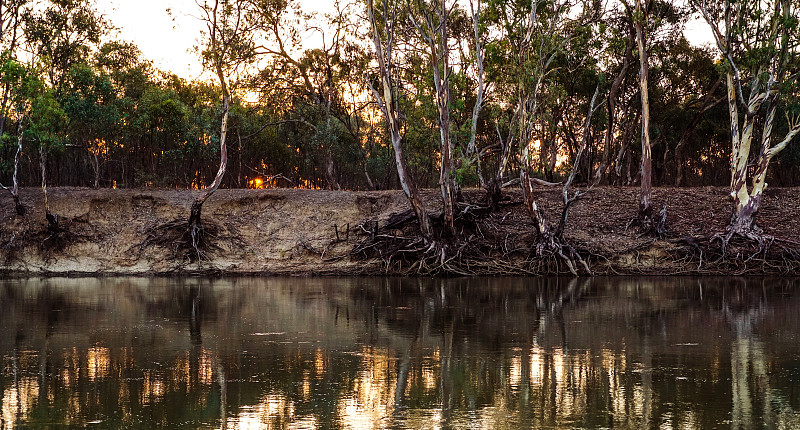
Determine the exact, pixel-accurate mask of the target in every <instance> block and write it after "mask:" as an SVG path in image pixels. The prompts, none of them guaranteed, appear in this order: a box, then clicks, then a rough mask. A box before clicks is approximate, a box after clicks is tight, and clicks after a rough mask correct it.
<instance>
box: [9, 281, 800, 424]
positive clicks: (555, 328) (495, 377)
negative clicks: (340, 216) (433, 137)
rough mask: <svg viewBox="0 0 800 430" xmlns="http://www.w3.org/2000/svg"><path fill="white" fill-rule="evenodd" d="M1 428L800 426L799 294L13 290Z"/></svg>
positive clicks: (562, 289)
mask: <svg viewBox="0 0 800 430" xmlns="http://www.w3.org/2000/svg"><path fill="white" fill-rule="evenodd" d="M0 357H1V358H2V373H1V374H0V395H2V415H1V416H0V419H2V422H1V423H0V425H2V429H3V430H5V429H16V428H43V427H47V428H52V427H61V426H67V427H77V428H84V427H86V428H109V429H116V428H185V429H195V428H208V429H211V428H217V429H219V428H227V429H259V428H620V427H622V428H671V429H685V428H697V429H706V428H800V280H798V279H793V278H772V279H765V278H689V277H679V278H633V277H627V278H591V279H590V278H580V279H573V278H477V279H414V278H224V279H207V278H182V279H170V278H152V279H150V278H99V279H96V278H88V279H67V278H50V279H38V278H37V279H12V280H2V281H0Z"/></svg>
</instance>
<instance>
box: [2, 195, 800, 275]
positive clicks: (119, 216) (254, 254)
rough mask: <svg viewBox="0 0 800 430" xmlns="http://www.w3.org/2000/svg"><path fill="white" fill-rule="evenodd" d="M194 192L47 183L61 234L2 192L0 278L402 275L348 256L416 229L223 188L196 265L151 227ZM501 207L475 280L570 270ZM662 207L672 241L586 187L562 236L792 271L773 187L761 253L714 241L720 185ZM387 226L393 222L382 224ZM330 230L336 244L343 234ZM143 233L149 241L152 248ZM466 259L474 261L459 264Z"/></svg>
mask: <svg viewBox="0 0 800 430" xmlns="http://www.w3.org/2000/svg"><path fill="white" fill-rule="evenodd" d="M560 191H561V190H560V188H547V187H541V188H539V189H538V193H539V194H538V197H539V202H540V206H542V207H543V208H544V211H545V213H546V214H548V216H549V217H550V219H551V221H552V222H555V221H556V218H557V217H558V216H559V215H560V212H561V205H560ZM195 194H196V192H194V191H176V190H152V189H124V190H123V189H117V190H113V189H100V190H94V189H86V188H51V189H49V190H48V196H49V204H50V210H51V212H52V213H55V214H58V216H59V226H60V228H61V229H63V231H61V232H58V233H54V232H53V231H52V230H48V226H47V222H46V221H45V214H44V199H43V195H42V192H41V190H39V189H37V188H28V189H23V190H22V192H21V198H22V203H23V204H24V205H25V206H26V209H27V214H26V215H25V216H17V215H16V214H15V211H14V206H13V202H12V200H11V198H10V196H9V195H8V193H5V192H4V193H2V195H0V220H1V222H2V224H1V225H0V263H2V264H1V265H0V271H2V273H4V274H5V276H31V275H164V274H181V275H183V274H224V275H236V274H259V275H354V274H364V275H374V274H408V273H409V269H410V267H411V262H408V261H405V262H403V261H401V260H398V259H395V261H392V256H391V255H380V256H377V255H374V254H373V255H366V254H360V255H356V254H354V253H353V250H354V248H357V247H358V245H360V246H362V247H363V245H364V243H367V242H365V241H369V240H370V237H371V235H372V236H374V235H373V234H372V229H373V227H374V226H375V225H376V222H377V225H378V226H379V231H378V233H379V234H383V235H384V236H386V235H389V236H391V235H398V236H400V235H409V234H413V229H414V228H415V225H414V224H413V221H411V222H406V223H405V224H397V225H391V223H389V221H390V220H391V219H397V217H396V216H395V217H394V218H392V215H394V214H398V213H402V212H403V211H407V210H408V209H409V206H408V204H407V201H406V199H405V197H404V196H403V194H402V192H401V191H369V192H347V191H319V190H294V189H274V190H219V191H217V192H216V193H215V194H214V195H213V196H212V197H211V198H210V199H209V200H208V201H207V202H206V204H205V205H204V209H203V220H204V222H206V223H207V225H209V226H211V227H214V228H213V237H211V241H212V242H213V244H214V248H213V249H211V250H209V252H208V253H207V254H206V256H205V258H203V259H201V260H199V261H192V259H190V258H187V257H186V255H185V254H181V253H179V252H176V250H175V249H171V247H169V246H163V244H162V245H154V244H153V243H154V242H153V241H152V239H153V234H154V232H156V233H157V230H154V229H155V228H156V227H157V226H159V225H163V224H165V223H168V222H170V221H174V220H177V219H182V218H187V217H188V212H189V206H190V204H191V201H192V199H193V197H194V195H195ZM424 194H425V201H426V205H427V207H428V209H429V211H430V212H431V213H432V214H434V215H435V214H437V213H440V212H441V209H440V204H439V203H438V197H439V194H438V190H426V191H425V193H424ZM484 195H485V194H484V192H483V191H482V190H465V192H464V197H465V201H466V202H468V203H471V205H469V206H467V205H461V206H460V209H459V211H460V212H461V213H470V212H471V211H472V212H475V210H476V208H479V206H481V205H483V204H484ZM505 198H506V199H505V200H504V202H503V204H502V205H501V208H500V210H499V211H497V212H494V213H485V211H484V212H481V213H482V214H481V215H480V216H478V215H473V219H476V217H478V218H480V219H479V222H478V223H477V224H475V225H477V227H476V228H474V229H472V230H470V232H469V234H466V233H465V235H466V237H464V238H462V239H465V240H469V241H485V242H486V246H485V247H483V248H482V249H485V250H486V252H485V254H483V255H482V256H480V257H479V258H478V257H476V261H474V262H472V263H474V264H472V263H469V262H467V264H466V266H465V267H467V268H468V269H469V273H471V274H489V275H502V274H514V275H519V274H554V273H565V272H566V268H565V267H564V266H563V265H561V264H559V263H558V261H557V260H552V259H551V260H549V261H548V262H542V261H538V260H537V257H536V256H532V255H531V254H530V251H529V249H530V246H531V244H532V243H533V242H534V240H535V233H534V230H533V225H532V224H531V222H530V218H529V217H528V215H527V213H526V211H525V209H524V205H523V204H522V201H521V196H520V193H519V192H518V191H517V190H516V189H514V190H507V191H506V193H505ZM654 198H655V202H656V205H658V207H657V209H660V208H661V206H662V205H663V204H666V205H667V210H668V217H667V228H668V229H669V232H670V233H669V236H668V237H666V238H659V239H656V238H651V237H647V236H642V235H640V234H639V232H638V231H637V230H636V228H635V227H631V226H629V222H630V221H631V219H633V218H634V217H635V215H636V209H637V204H638V189H636V188H618V187H600V188H595V189H593V190H592V191H591V192H590V193H589V194H588V195H587V197H586V198H585V199H584V200H582V201H580V202H578V203H577V204H576V205H575V206H574V207H573V209H572V210H571V212H570V215H569V222H568V224H567V229H566V234H565V236H566V238H567V239H568V240H569V241H570V242H571V243H572V244H573V245H574V246H575V247H576V248H579V249H580V250H581V251H582V254H583V255H585V256H586V258H587V259H588V261H589V264H590V266H591V268H592V270H593V272H594V273H595V274H727V273H730V274H742V273H752V274H759V273H790V274H795V273H796V270H797V268H798V267H800V266H798V264H797V262H798V260H797V258H795V256H797V255H800V254H798V252H797V250H798V249H800V246H799V245H800V236H799V234H800V216H798V215H800V208H798V203H800V189H797V188H791V189H788V188H786V189H769V190H768V191H767V193H766V196H765V198H764V199H763V200H762V206H761V211H760V212H759V214H758V223H759V226H760V227H762V228H763V230H764V233H765V234H766V235H769V236H771V237H772V238H774V240H771V241H769V242H768V244H769V249H766V250H759V249H758V247H757V246H755V245H752V246H751V245H750V244H742V245H741V246H738V247H736V246H732V247H730V249H728V250H726V252H725V253H722V252H721V250H720V249H717V248H719V245H716V244H715V243H714V241H713V240H710V239H711V238H712V237H713V235H714V234H715V233H719V232H722V231H723V230H724V228H725V226H726V224H727V222H728V221H729V219H730V213H731V209H730V207H731V201H730V197H729V196H728V192H727V189H725V188H660V189H655V190H654ZM387 223H388V224H390V225H389V226H388V228H387V227H386V226H387ZM337 232H338V235H337ZM148 238H149V239H151V240H150V241H148ZM465 259H466V260H469V257H465Z"/></svg>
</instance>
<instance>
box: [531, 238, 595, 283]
mask: <svg viewBox="0 0 800 430" xmlns="http://www.w3.org/2000/svg"><path fill="white" fill-rule="evenodd" d="M534 250H535V253H536V256H537V257H539V258H542V257H548V256H557V257H558V258H559V259H560V260H561V261H562V262H563V263H564V264H565V265H566V266H567V268H568V269H569V271H570V273H572V275H573V276H578V269H579V267H576V266H577V265H578V264H580V266H581V267H583V270H584V272H585V274H587V275H592V270H591V269H589V264H588V263H587V262H586V260H585V259H584V258H583V257H582V256H581V254H580V252H578V250H577V249H575V247H573V246H572V245H571V244H570V243H569V241H567V240H566V239H565V238H564V237H563V235H562V234H559V233H558V232H555V233H554V232H552V231H546V232H545V233H544V234H540V235H539V238H538V239H537V241H536V246H535V247H534Z"/></svg>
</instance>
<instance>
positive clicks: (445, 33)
mask: <svg viewBox="0 0 800 430" xmlns="http://www.w3.org/2000/svg"><path fill="white" fill-rule="evenodd" d="M409 6H410V8H409V14H408V17H409V20H410V21H411V23H412V25H413V26H414V28H416V30H417V32H418V33H419V35H420V37H421V39H422V41H423V43H424V45H425V51H426V54H427V56H428V64H429V66H430V69H431V72H432V74H433V86H434V91H435V94H436V111H437V113H438V115H437V122H438V125H439V139H440V146H439V148H440V150H439V157H440V158H439V187H440V189H441V192H442V211H443V218H444V226H445V231H446V232H447V234H449V235H450V236H451V237H456V236H457V235H458V233H457V231H456V228H455V224H454V214H453V207H454V205H455V202H454V199H455V197H454V194H455V191H456V190H455V188H456V184H455V182H454V180H453V141H452V137H451V135H450V75H451V66H450V46H449V45H450V33H449V30H448V21H450V19H451V12H452V10H453V7H454V6H451V5H448V2H447V0H435V1H433V2H432V3H430V4H428V3H427V2H426V1H425V0H412V1H411V2H410V5H409Z"/></svg>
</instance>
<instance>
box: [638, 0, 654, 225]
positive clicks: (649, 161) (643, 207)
mask: <svg viewBox="0 0 800 430" xmlns="http://www.w3.org/2000/svg"><path fill="white" fill-rule="evenodd" d="M648 3H649V2H648ZM646 9H647V8H646V7H643V6H642V0H636V17H635V18H634V27H635V28H636V44H637V46H638V48H639V89H640V93H641V98H642V166H641V167H642V168H641V175H642V176H641V178H642V181H641V182H642V191H641V195H640V200H639V223H640V225H641V226H642V227H643V228H645V229H648V228H649V227H650V226H651V225H652V223H653V202H652V200H653V196H652V194H653V183H652V180H653V179H652V177H653V157H652V154H651V151H650V99H649V95H648V91H647V72H648V69H649V66H648V63H647V49H646V45H645V34H644V28H643V27H644V26H643V25H642V20H645V19H646V18H645V17H646V16H647V10H646Z"/></svg>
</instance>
